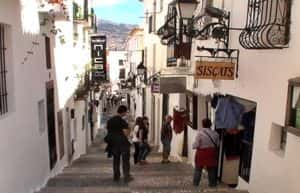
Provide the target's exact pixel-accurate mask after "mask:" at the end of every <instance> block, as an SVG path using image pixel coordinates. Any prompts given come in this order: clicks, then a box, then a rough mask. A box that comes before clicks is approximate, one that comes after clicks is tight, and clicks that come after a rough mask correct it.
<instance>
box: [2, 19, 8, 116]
mask: <svg viewBox="0 0 300 193" xmlns="http://www.w3.org/2000/svg"><path fill="white" fill-rule="evenodd" d="M6 74H7V69H6V47H5V25H4V24H0V115H3V114H5V113H7V112H8V104H7V85H6Z"/></svg>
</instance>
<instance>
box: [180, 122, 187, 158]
mask: <svg viewBox="0 0 300 193" xmlns="http://www.w3.org/2000/svg"><path fill="white" fill-rule="evenodd" d="M181 156H182V157H185V158H187V157H188V127H187V126H185V127H184V132H183V147H182V155H181Z"/></svg>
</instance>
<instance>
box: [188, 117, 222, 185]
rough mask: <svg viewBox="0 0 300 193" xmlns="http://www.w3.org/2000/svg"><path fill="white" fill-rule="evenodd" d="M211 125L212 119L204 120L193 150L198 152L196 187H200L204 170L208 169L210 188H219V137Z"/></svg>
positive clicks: (196, 155) (194, 182)
mask: <svg viewBox="0 0 300 193" xmlns="http://www.w3.org/2000/svg"><path fill="white" fill-rule="evenodd" d="M211 125H212V124H211V120H210V119H207V118H206V119H203V120H202V126H203V128H202V129H199V130H198V133H197V136H196V138H195V141H194V143H193V149H196V150H197V151H196V154H195V171H194V179H193V184H194V186H199V183H200V180H201V175H202V169H203V168H206V170H207V172H208V181H209V186H210V187H215V186H217V165H218V156H217V155H218V146H219V135H218V133H217V132H216V131H213V130H212V129H211Z"/></svg>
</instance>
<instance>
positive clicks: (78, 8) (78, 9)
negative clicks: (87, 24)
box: [73, 0, 88, 21]
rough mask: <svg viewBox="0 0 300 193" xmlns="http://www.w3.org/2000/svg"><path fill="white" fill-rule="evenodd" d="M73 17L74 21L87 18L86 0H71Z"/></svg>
mask: <svg viewBox="0 0 300 193" xmlns="http://www.w3.org/2000/svg"><path fill="white" fill-rule="evenodd" d="M73 19H74V21H87V20H88V1H87V0H76V1H74V2H73Z"/></svg>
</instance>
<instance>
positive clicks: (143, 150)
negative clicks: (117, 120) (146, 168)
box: [138, 116, 150, 165]
mask: <svg viewBox="0 0 300 193" xmlns="http://www.w3.org/2000/svg"><path fill="white" fill-rule="evenodd" d="M148 133H149V121H148V117H146V116H144V117H143V118H142V123H141V125H140V127H139V132H138V137H139V141H140V142H139V144H140V149H139V150H140V153H139V158H138V159H139V163H140V164H142V165H143V164H147V163H148V162H147V161H146V159H147V156H148V154H149V153H150V145H149V144H148Z"/></svg>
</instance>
